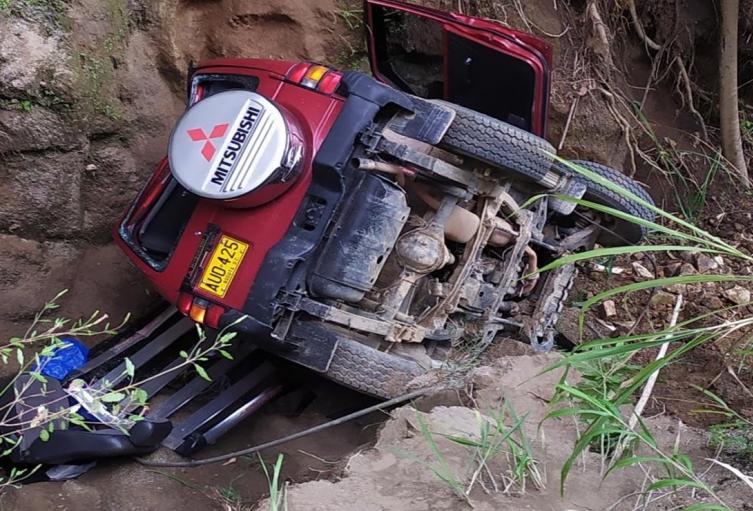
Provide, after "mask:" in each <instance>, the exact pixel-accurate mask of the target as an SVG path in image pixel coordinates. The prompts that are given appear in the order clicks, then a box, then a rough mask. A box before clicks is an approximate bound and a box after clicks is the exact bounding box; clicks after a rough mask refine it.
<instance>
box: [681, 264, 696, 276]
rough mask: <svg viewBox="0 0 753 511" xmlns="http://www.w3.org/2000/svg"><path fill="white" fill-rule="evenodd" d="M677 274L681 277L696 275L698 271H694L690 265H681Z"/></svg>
mask: <svg viewBox="0 0 753 511" xmlns="http://www.w3.org/2000/svg"><path fill="white" fill-rule="evenodd" d="M679 274H680V275H682V276H687V275H696V274H698V270H696V268H695V266H693V265H692V264H690V263H683V264H682V266H680V271H679Z"/></svg>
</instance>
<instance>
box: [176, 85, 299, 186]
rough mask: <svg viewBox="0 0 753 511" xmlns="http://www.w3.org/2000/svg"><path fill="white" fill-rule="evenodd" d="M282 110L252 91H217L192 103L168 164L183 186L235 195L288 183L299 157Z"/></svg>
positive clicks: (181, 122) (184, 115)
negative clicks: (265, 186)
mask: <svg viewBox="0 0 753 511" xmlns="http://www.w3.org/2000/svg"><path fill="white" fill-rule="evenodd" d="M289 145H290V136H289V132H288V127H287V124H286V122H285V119H284V118H283V115H282V113H281V112H280V110H279V109H278V108H277V107H276V106H275V105H274V104H273V103H272V102H271V101H269V100H268V99H266V98H265V97H263V96H261V95H259V94H257V93H255V92H250V91H245V90H232V91H225V92H220V93H218V94H214V95H212V96H210V97H208V98H206V99H204V100H202V101H199V102H198V103H196V104H194V105H193V106H192V107H191V108H189V109H188V110H187V111H186V112H185V113H184V114H183V117H181V118H180V120H179V121H178V124H177V125H176V126H175V129H174V130H173V133H172V135H171V136H170V147H169V150H168V158H169V161H170V169H171V171H172V173H173V175H174V176H175V179H177V180H178V182H179V183H180V184H182V185H183V186H184V187H185V188H187V189H188V190H190V191H191V192H193V193H195V194H197V195H199V196H201V197H206V198H210V199H234V198H237V197H241V196H242V195H245V194H248V193H250V192H252V191H254V190H257V189H259V188H260V187H263V186H264V185H265V184H272V183H275V182H284V181H285V180H286V179H287V178H288V177H290V176H289V174H290V168H291V166H294V165H295V164H296V163H297V160H298V159H299V157H300V153H298V148H294V149H293V151H290V153H292V152H296V153H297V154H289V149H290V148H289Z"/></svg>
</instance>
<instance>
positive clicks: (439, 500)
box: [260, 341, 743, 511]
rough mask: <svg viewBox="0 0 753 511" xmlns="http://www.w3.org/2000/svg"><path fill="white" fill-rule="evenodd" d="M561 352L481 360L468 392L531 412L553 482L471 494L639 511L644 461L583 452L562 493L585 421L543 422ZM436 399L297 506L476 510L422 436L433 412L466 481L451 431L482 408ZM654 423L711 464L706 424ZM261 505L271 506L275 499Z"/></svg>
mask: <svg viewBox="0 0 753 511" xmlns="http://www.w3.org/2000/svg"><path fill="white" fill-rule="evenodd" d="M507 342H513V341H507ZM514 349H518V348H514ZM557 359H558V355H556V354H551V355H529V354H522V355H519V356H509V355H508V356H499V357H496V358H495V360H494V361H493V362H492V365H489V366H482V367H479V368H477V369H476V370H475V371H474V373H473V374H472V376H471V379H470V387H469V389H470V390H469V396H467V397H465V399H468V398H470V399H471V400H472V403H473V405H474V406H475V407H476V408H477V409H478V410H480V411H481V413H486V414H493V413H494V411H498V410H500V409H501V408H502V406H503V403H504V404H506V405H507V406H512V408H513V409H514V410H516V411H519V412H520V413H521V414H525V422H524V426H523V429H524V431H525V433H526V435H527V437H528V439H529V440H530V441H531V442H532V443H533V445H534V452H535V459H537V460H540V466H539V468H540V470H541V472H542V474H544V480H545V482H546V483H545V488H543V489H535V488H530V486H529V488H528V489H527V490H526V491H525V492H521V491H518V490H515V489H512V490H511V491H510V492H509V493H508V494H504V493H494V492H488V493H487V492H485V491H484V490H483V489H482V488H481V486H480V485H477V486H476V488H475V489H474V490H473V491H472V492H471V494H470V501H471V503H472V505H473V509H479V510H489V511H491V510H505V511H508V510H509V511H513V510H519V509H530V510H536V511H549V510H551V511H555V510H563V509H577V510H606V509H610V510H632V509H634V508H635V506H636V505H638V504H641V505H643V503H642V502H641V501H640V499H638V498H637V497H636V493H637V492H641V491H642V487H644V486H645V485H646V483H645V477H646V476H647V475H646V474H645V473H642V472H641V471H640V470H639V469H637V468H635V469H630V470H625V471H619V472H617V473H614V474H612V475H610V476H609V477H606V478H604V479H602V473H601V470H602V465H601V462H602V460H601V459H600V457H599V456H598V455H596V454H594V453H588V454H587V455H586V456H585V457H583V458H582V459H579V460H578V462H577V463H576V465H575V468H574V469H573V472H572V473H571V475H570V477H569V478H568V480H567V484H566V493H565V496H564V497H562V496H561V495H560V488H559V482H560V474H559V470H560V467H561V466H562V464H563V463H564V461H565V460H566V459H567V457H568V455H569V453H570V450H571V448H572V444H573V441H574V439H575V438H576V434H577V430H576V424H575V422H573V421H572V419H569V418H563V419H557V420H552V421H547V422H546V423H544V424H543V426H542V424H541V420H542V419H543V418H544V417H545V415H546V414H547V413H548V412H549V411H550V408H549V405H548V403H547V399H548V397H549V396H550V395H551V391H552V388H553V387H554V386H555V385H556V383H557V382H558V380H559V378H560V377H561V373H560V372H557V371H554V372H549V373H546V374H544V375H540V376H536V377H532V375H537V374H539V373H540V372H541V371H543V370H544V369H545V368H546V367H548V366H549V365H550V364H552V363H554V362H555V361H556V360H557ZM463 397H464V396H463V395H461V397H460V398H459V399H458V400H459V401H462V400H463ZM450 401H451V400H450V399H448V398H447V397H444V398H443V399H439V402H445V403H448V402H450ZM436 402H437V400H436V399H433V400H432V399H427V400H426V401H424V402H422V401H421V400H419V401H418V402H417V403H416V404H415V407H413V406H406V407H402V408H399V409H397V410H394V411H393V412H392V413H391V419H390V420H389V421H388V422H387V423H386V424H385V426H384V427H383V428H382V430H381V431H380V434H379V437H378V439H377V441H376V444H375V445H374V446H373V447H372V448H369V449H367V450H364V451H361V452H358V453H357V454H356V455H354V456H353V457H352V458H350V460H349V461H348V463H347V465H346V467H345V470H344V473H343V479H342V480H339V481H336V482H332V481H330V480H319V481H311V482H307V483H304V484H299V485H295V486H293V487H291V488H290V491H289V494H288V506H289V507H288V508H289V509H290V510H291V511H295V510H315V511H325V510H327V511H340V510H342V511H345V510H351V509H355V508H358V509H365V510H368V511H382V510H384V511H387V510H406V511H407V510H432V509H465V508H468V509H470V506H469V505H468V504H466V503H464V502H463V501H462V500H460V499H459V498H458V497H457V496H455V495H453V493H452V492H451V491H450V489H449V488H448V485H447V484H445V483H444V482H442V481H440V480H439V479H438V478H437V477H435V476H434V475H433V474H432V470H431V469H432V468H437V467H441V464H440V463H439V461H438V458H437V457H436V455H435V454H434V452H433V449H432V447H431V446H430V444H429V442H427V440H426V439H425V437H424V436H423V435H422V434H421V422H420V421H421V419H423V420H424V421H425V423H426V424H427V425H428V427H429V429H430V430H431V431H432V432H434V433H435V435H434V438H435V440H436V443H437V445H438V449H439V450H440V451H441V452H442V454H443V456H444V457H445V459H446V462H447V465H448V466H449V470H450V471H451V472H452V473H454V474H455V475H456V477H457V478H458V479H459V480H463V481H467V480H468V474H469V470H470V469H471V468H472V467H473V455H472V453H471V452H469V450H468V449H466V448H463V447H461V446H458V445H457V444H453V443H452V442H450V441H448V440H447V439H446V438H444V437H443V436H442V435H455V436H458V435H459V436H467V437H469V438H478V435H479V419H478V416H477V415H476V411H474V409H472V408H468V407H465V406H457V405H456V406H441V405H439V406H437V405H436ZM648 426H649V427H650V428H651V429H652V430H653V431H654V432H655V434H656V438H657V440H658V442H659V445H660V446H661V447H662V448H663V449H668V450H671V449H672V446H673V445H677V447H678V449H679V450H680V451H682V452H687V453H692V456H693V458H694V461H695V462H697V463H698V464H699V466H701V467H703V468H704V469H705V468H706V465H708V464H709V462H708V461H704V457H711V456H713V453H712V452H711V451H709V450H708V449H707V448H706V437H705V435H704V433H703V432H702V431H700V430H695V429H693V428H690V427H688V426H686V425H684V424H683V423H682V422H681V421H678V420H677V419H676V418H672V417H669V416H662V417H658V418H655V419H650V420H649V421H648ZM508 468H509V465H508V464H507V462H506V461H504V460H501V459H495V460H494V461H493V462H491V463H490V470H491V472H492V473H493V474H494V475H495V476H496V477H498V478H501V475H502V474H503V473H504V471H505V470H506V469H508ZM649 472H651V469H649ZM658 473H659V472H658V471H657V472H654V473H653V474H652V475H654V476H656V475H658ZM724 477H725V474H723V473H722V472H721V471H719V470H716V469H714V468H712V469H711V470H710V471H709V472H708V473H706V478H707V480H709V481H719V480H722V479H724ZM529 484H530V483H529ZM487 487H488V484H487ZM740 490H741V488H739V487H737V486H736V485H734V484H731V485H730V486H729V487H728V488H725V489H723V490H722V495H723V496H724V497H725V498H727V499H728V500H729V502H728V503H729V504H730V505H732V506H733V507H734V508H735V509H743V507H742V501H741V500H739V499H738V497H736V496H735V495H740V494H741V492H740ZM696 501H700V497H683V496H678V497H676V498H672V499H669V498H668V499H659V500H658V501H656V502H647V503H646V505H647V507H646V509H652V510H660V509H674V508H675V506H678V505H680V506H682V505H683V504H685V505H687V504H689V503H691V502H696ZM260 507H261V508H262V509H265V504H264V503H262V504H261V506H260Z"/></svg>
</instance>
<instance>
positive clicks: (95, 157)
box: [81, 143, 153, 243]
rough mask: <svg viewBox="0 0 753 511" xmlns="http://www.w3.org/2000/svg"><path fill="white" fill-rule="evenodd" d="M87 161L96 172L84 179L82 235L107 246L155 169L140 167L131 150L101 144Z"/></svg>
mask: <svg viewBox="0 0 753 511" xmlns="http://www.w3.org/2000/svg"><path fill="white" fill-rule="evenodd" d="M88 160H89V161H90V162H91V163H90V164H89V166H93V167H94V169H95V171H94V172H85V173H83V175H82V178H81V208H82V209H83V231H84V233H85V235H86V237H87V238H88V239H91V240H94V241H100V242H103V243H104V242H107V241H108V240H109V239H110V236H111V234H110V232H111V230H112V228H113V226H114V225H115V223H116V222H117V221H118V218H119V217H120V215H122V214H123V212H124V211H125V210H126V209H127V208H128V205H129V204H130V203H131V201H133V199H134V198H135V197H136V196H137V195H138V193H139V190H140V189H141V187H142V186H143V185H144V182H145V181H146V179H148V176H149V174H150V173H151V172H152V171H153V169H152V168H150V167H148V166H146V165H140V164H139V163H138V162H137V161H136V160H135V159H134V157H133V152H132V151H131V150H128V149H125V148H122V147H118V146H113V145H103V144H99V143H96V144H93V145H92V148H91V150H90V153H89V156H88ZM87 170H89V167H87ZM115 191H117V193H113V192H115ZM103 194H104V197H106V199H105V200H103Z"/></svg>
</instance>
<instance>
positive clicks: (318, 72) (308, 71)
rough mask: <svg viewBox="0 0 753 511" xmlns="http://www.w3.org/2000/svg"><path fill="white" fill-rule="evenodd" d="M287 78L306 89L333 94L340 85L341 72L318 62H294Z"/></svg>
mask: <svg viewBox="0 0 753 511" xmlns="http://www.w3.org/2000/svg"><path fill="white" fill-rule="evenodd" d="M286 78H287V80H288V81H290V82H293V83H295V84H298V85H302V86H303V87H306V88H307V89H312V90H316V91H319V92H322V93H324V94H333V93H334V92H335V91H336V90H337V87H339V85H340V80H341V79H342V74H341V73H339V72H337V71H333V70H331V69H330V68H328V67H325V66H320V65H318V64H309V63H305V62H304V63H301V64H296V65H295V66H293V67H292V68H290V71H288V74H287V77H286Z"/></svg>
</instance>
